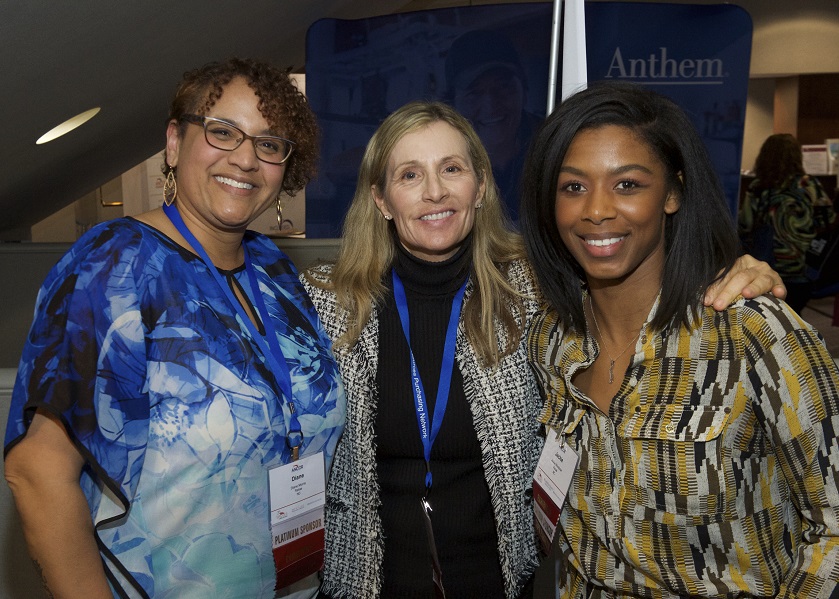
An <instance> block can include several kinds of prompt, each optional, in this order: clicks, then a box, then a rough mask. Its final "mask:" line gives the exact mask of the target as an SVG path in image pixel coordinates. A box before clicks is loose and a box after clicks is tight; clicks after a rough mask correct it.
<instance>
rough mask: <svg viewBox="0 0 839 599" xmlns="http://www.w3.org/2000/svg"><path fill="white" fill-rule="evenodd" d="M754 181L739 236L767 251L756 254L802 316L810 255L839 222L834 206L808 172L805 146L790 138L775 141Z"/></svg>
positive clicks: (758, 163) (767, 144)
mask: <svg viewBox="0 0 839 599" xmlns="http://www.w3.org/2000/svg"><path fill="white" fill-rule="evenodd" d="M754 170H755V179H754V180H753V181H752V182H751V183H750V184H749V189H748V191H746V195H745V197H744V198H743V202H742V205H741V206H740V213H739V215H738V220H739V225H740V231H741V233H742V234H743V235H744V236H747V237H749V238H750V239H751V240H752V243H753V244H755V243H757V244H761V243H763V244H765V249H761V248H760V247H759V246H758V247H755V246H753V247H751V248H750V249H751V251H753V252H760V253H765V256H760V257H761V258H764V259H765V260H767V261H769V262H770V264H772V265H773V266H774V268H775V269H776V270H777V271H778V273H780V275H781V277H782V278H783V279H784V284H785V285H786V287H787V292H788V293H787V298H786V302H787V303H788V304H789V305H790V307H791V308H792V309H793V310H795V311H796V312H799V313H800V312H801V310H803V309H804V306H806V305H807V301H808V300H809V299H810V294H811V292H812V290H813V281H811V280H810V279H809V278H808V277H807V273H806V262H805V254H806V252H807V248H809V247H810V242H811V241H812V240H813V237H815V235H816V233H818V232H820V231H824V230H826V229H827V228H828V227H829V226H830V225H831V224H832V223H833V222H834V220H835V219H836V214H835V213H834V210H833V201H832V200H831V199H830V198H829V197H828V196H827V194H826V193H825V191H824V189H823V188H822V186H821V184H820V183H819V180H818V179H817V178H816V177H810V176H809V175H807V174H806V173H805V172H804V166H803V164H802V154H801V144H800V143H798V140H797V139H795V137H793V136H792V135H790V134H788V133H778V134H776V135H770V136H769V137H768V138H767V139H766V141H764V142H763V145H762V146H761V148H760V152H759V153H758V155H757V159H756V160H755V168H754Z"/></svg>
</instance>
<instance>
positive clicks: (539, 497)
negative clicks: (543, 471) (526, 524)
mask: <svg viewBox="0 0 839 599" xmlns="http://www.w3.org/2000/svg"><path fill="white" fill-rule="evenodd" d="M533 499H534V500H535V501H536V503H538V504H539V507H540V508H542V511H543V512H545V515H546V516H547V517H548V519H549V520H550V521H551V522H553V523H554V524H556V523H557V522H559V513H560V511H561V509H562V508H561V507H560V506H558V505H556V504H555V503H554V502H553V499H551V497H550V495H548V493H547V491H545V489H543V488H542V486H541V485H540V484H539V483H538V482H536V481H535V480H534V481H533Z"/></svg>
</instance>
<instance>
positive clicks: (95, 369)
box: [5, 59, 345, 599]
mask: <svg viewBox="0 0 839 599" xmlns="http://www.w3.org/2000/svg"><path fill="white" fill-rule="evenodd" d="M316 155H317V125H316V121H315V117H314V115H313V113H312V112H311V110H310V109H309V107H308V104H307V102H306V100H305V98H304V97H303V95H302V94H301V93H300V92H299V91H298V90H297V89H296V87H295V86H294V85H293V83H292V82H291V81H290V79H289V77H288V74H287V73H286V72H285V71H282V70H279V69H277V68H275V67H273V66H271V65H268V64H265V63H261V62H256V61H250V60H240V59H230V60H227V61H225V62H221V63H213V64H210V65H207V66H205V67H203V68H200V69H197V70H194V71H190V72H188V73H186V75H185V77H184V79H183V81H182V82H181V84H180V86H179V88H178V90H177V93H176V95H175V99H174V101H173V102H172V109H171V112H170V115H169V120H168V126H167V130H166V151H165V168H164V172H165V173H166V177H167V179H166V186H165V188H164V199H165V206H163V207H162V208H158V209H156V210H152V211H150V212H147V213H144V214H140V215H139V216H136V217H134V218H123V219H118V220H115V221H111V222H107V223H103V224H101V225H99V226H97V227H95V228H94V229H92V230H91V231H89V232H88V233H87V234H86V235H85V236H84V237H82V238H81V239H80V240H79V241H78V242H77V243H76V244H75V245H74V246H73V247H72V248H71V249H70V251H69V252H68V253H67V254H66V255H65V256H64V257H63V258H62V259H61V260H60V261H59V263H58V264H57V265H56V266H55V268H54V269H53V270H52V271H51V273H50V274H49V275H48V277H47V279H46V282H45V283H44V285H43V287H42V289H41V292H40V295H39V301H38V307H37V311H36V315H35V321H34V324H33V326H32V330H31V332H30V335H29V339H28V342H27V345H26V348H25V350H24V354H23V358H22V360H21V364H20V369H19V371H18V380H17V383H16V385H15V390H14V394H13V399H12V408H11V414H10V417H9V427H8V430H7V433H6V446H5V455H6V478H7V480H8V482H9V485H10V486H11V488H12V491H13V494H14V498H15V502H16V504H17V508H18V510H19V512H20V515H21V519H22V522H23V528H24V533H25V536H26V540H27V543H28V546H29V551H30V553H31V555H32V557H33V559H34V560H35V562H36V565H37V567H38V568H39V569H40V571H41V574H42V577H43V580H44V584H45V586H46V587H47V591H48V594H49V595H50V596H56V597H85V598H86V599H93V598H98V597H112V596H119V597H129V596H130V597H178V598H179V599H182V598H185V597H201V598H206V597H248V598H254V597H274V596H275V586H278V585H277V576H276V574H275V564H274V557H273V554H272V538H271V534H270V529H269V522H270V519H269V515H270V507H269V497H268V489H269V480H268V476H269V475H268V471H269V470H271V469H273V468H275V467H278V466H282V465H284V464H287V463H288V462H290V461H293V460H295V459H297V458H298V457H303V456H317V454H323V458H324V464H325V466H326V467H328V466H329V464H330V462H331V458H332V454H333V451H334V448H335V444H336V442H337V440H338V437H339V435H340V433H341V430H342V428H343V421H344V404H345V400H344V393H343V387H342V385H341V382H340V378H339V376H338V369H337V365H336V363H335V361H334V359H333V357H332V353H331V351H330V349H329V340H328V338H327V337H326V335H325V333H324V331H323V329H322V327H321V324H320V321H319V320H318V316H317V314H316V312H315V309H314V307H313V306H312V303H311V302H310V300H309V298H308V296H307V295H306V293H305V291H304V290H303V287H302V286H301V285H300V283H299V280H298V273H297V270H296V268H295V267H294V265H293V264H292V263H291V262H290V261H289V259H288V257H287V256H285V254H283V253H282V252H280V251H279V250H278V249H277V247H276V246H275V244H274V243H273V242H272V241H271V240H269V239H267V238H265V237H264V236H261V235H259V234H257V233H254V232H252V231H248V230H247V227H248V225H249V224H250V223H251V222H253V220H254V219H255V218H256V217H257V216H259V214H260V213H262V212H263V211H264V210H265V209H267V208H268V207H269V206H271V205H272V204H273V203H274V202H277V201H278V198H279V194H280V193H283V192H285V193H289V194H293V193H295V192H296V191H298V190H299V189H301V188H302V187H303V185H305V183H306V182H307V181H308V180H309V178H310V177H311V175H312V174H313V171H314V166H315V160H316ZM318 459H319V458H318ZM71 556H72V557H71ZM279 586H281V585H279Z"/></svg>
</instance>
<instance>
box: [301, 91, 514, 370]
mask: <svg viewBox="0 0 839 599" xmlns="http://www.w3.org/2000/svg"><path fill="white" fill-rule="evenodd" d="M435 122H444V123H447V124H448V125H450V126H451V127H453V128H454V129H456V130H457V131H458V132H460V134H461V135H463V138H464V140H465V141H466V145H467V147H468V150H469V158H470V160H471V162H472V167H473V170H474V172H475V174H476V176H477V178H478V183H479V184H480V183H482V182H483V183H485V187H486V190H485V194H484V198H483V206H482V208H480V209H479V210H477V211H476V215H475V223H474V226H473V229H472V231H473V232H472V277H473V282H474V289H473V292H472V295H471V296H470V297H469V299H468V301H467V302H466V305H465V306H464V308H463V310H464V322H465V329H466V336H467V338H468V339H469V341H470V343H471V344H472V347H473V348H474V349H475V352H476V353H477V355H478V358H479V360H480V361H481V363H482V365H484V366H496V365H497V364H498V361H499V360H500V359H501V358H502V357H503V356H505V355H508V354H510V353H512V352H513V351H514V350H515V348H516V346H517V345H518V342H519V340H520V339H521V335H522V330H523V326H522V325H520V324H519V323H518V322H519V321H523V319H524V316H523V315H524V307H523V304H522V301H521V299H522V298H521V295H520V293H519V292H518V291H516V290H515V289H514V288H513V287H512V286H511V285H510V283H509V282H508V281H507V278H506V276H505V275H506V271H507V267H508V266H509V264H510V263H511V262H512V261H514V260H519V259H523V258H524V256H525V253H524V246H523V243H522V240H521V237H520V236H519V235H518V234H517V233H515V232H513V231H512V229H511V225H510V223H509V220H508V218H507V215H506V213H505V211H504V208H503V207H502V205H501V200H500V197H499V195H498V189H497V187H496V185H495V180H494V179H493V177H492V167H491V165H490V161H489V156H488V155H487V152H486V150H485V149H484V147H483V145H482V144H481V141H480V139H479V138H478V135H477V134H476V133H475V130H474V129H473V128H472V126H471V125H470V124H469V122H468V121H467V120H466V119H465V118H464V117H463V116H461V115H460V114H459V113H458V112H457V111H456V110H454V109H453V108H451V107H450V106H448V105H446V104H442V103H439V102H412V103H410V104H406V105H405V106H403V107H402V108H400V109H398V110H397V111H395V112H394V113H393V114H391V115H390V116H388V117H387V118H386V119H385V120H384V121H383V122H382V124H381V125H380V126H379V128H378V129H377V130H376V132H375V133H374V134H373V137H372V138H371V139H370V142H369V143H368V144H367V148H366V150H365V152H364V157H363V158H362V161H361V167H360V169H359V172H358V183H357V185H356V189H355V195H354V196H353V200H352V203H351V204H350V207H349V210H348V211H347V215H346V218H345V219H344V228H343V235H342V238H341V246H340V248H339V250H338V255H337V258H336V262H335V265H334V267H333V268H332V274H331V277H330V280H329V281H328V282H323V281H318V280H317V279H316V278H315V277H313V276H310V275H309V274H308V273H307V275H306V276H307V279H308V280H309V281H310V282H311V283H312V284H313V285H315V286H317V287H320V288H322V289H327V290H330V291H332V292H333V293H335V295H336V297H337V302H338V306H339V307H340V308H342V309H343V310H345V311H346V313H347V317H348V318H347V330H346V331H345V332H344V333H343V334H342V335H341V336H340V337H339V338H338V339H336V340H335V349H336V351H340V350H341V348H347V347H351V346H352V345H354V344H355V343H356V341H358V337H359V336H360V335H361V331H362V330H363V328H364V326H365V325H366V324H367V321H368V320H369V318H370V314H371V312H372V310H373V306H374V305H377V304H379V303H380V302H381V300H382V298H383V297H384V295H385V292H386V287H385V285H384V284H383V283H382V278H383V276H384V275H385V274H386V273H387V272H388V270H389V269H390V267H391V264H392V263H393V260H394V256H395V251H396V247H395V245H394V244H395V242H394V236H393V235H392V234H391V232H390V228H389V227H390V226H392V225H390V222H389V221H386V220H385V219H384V218H382V215H381V214H380V212H379V210H378V208H377V207H376V203H375V201H374V199H373V194H372V188H373V186H375V187H376V188H377V189H379V190H385V189H386V177H387V163H388V159H389V158H390V154H391V152H392V150H393V148H394V146H395V145H396V144H397V143H398V142H399V140H400V139H402V137H404V136H405V135H406V134H408V133H411V132H414V131H417V130H418V129H421V128H423V127H426V126H428V125H430V124H432V123H435ZM517 317H518V321H517ZM496 324H498V325H500V326H501V329H502V331H503V332H504V333H505V334H504V335H503V336H502V337H503V340H499V339H498V338H497V337H496V335H495V326H496ZM499 345H500V347H499Z"/></svg>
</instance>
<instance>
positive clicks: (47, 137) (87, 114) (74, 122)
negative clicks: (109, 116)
mask: <svg viewBox="0 0 839 599" xmlns="http://www.w3.org/2000/svg"><path fill="white" fill-rule="evenodd" d="M99 110H100V108H99V107H98V106H97V107H96V108H91V109H90V110H85V111H84V112H83V113H81V114H77V115H76V116H74V117H73V118H71V119H67V120H66V121H64V122H63V123H61V124H60V125H58V126H57V127H53V128H52V129H50V130H49V131H47V132H46V133H44V134H43V135H42V136H41V137H39V138H38V141H36V142H35V143H36V144H45V143H47V142H48V141H52V140H54V139H55V138H56V137H61V136H62V135H64V134H65V133H70V131H72V130H73V129H75V128H76V127H78V126H80V125H83V124H85V123H86V122H88V121H89V120H90V119H92V118H93V117H95V116H96V115H97V114H98V113H99Z"/></svg>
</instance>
